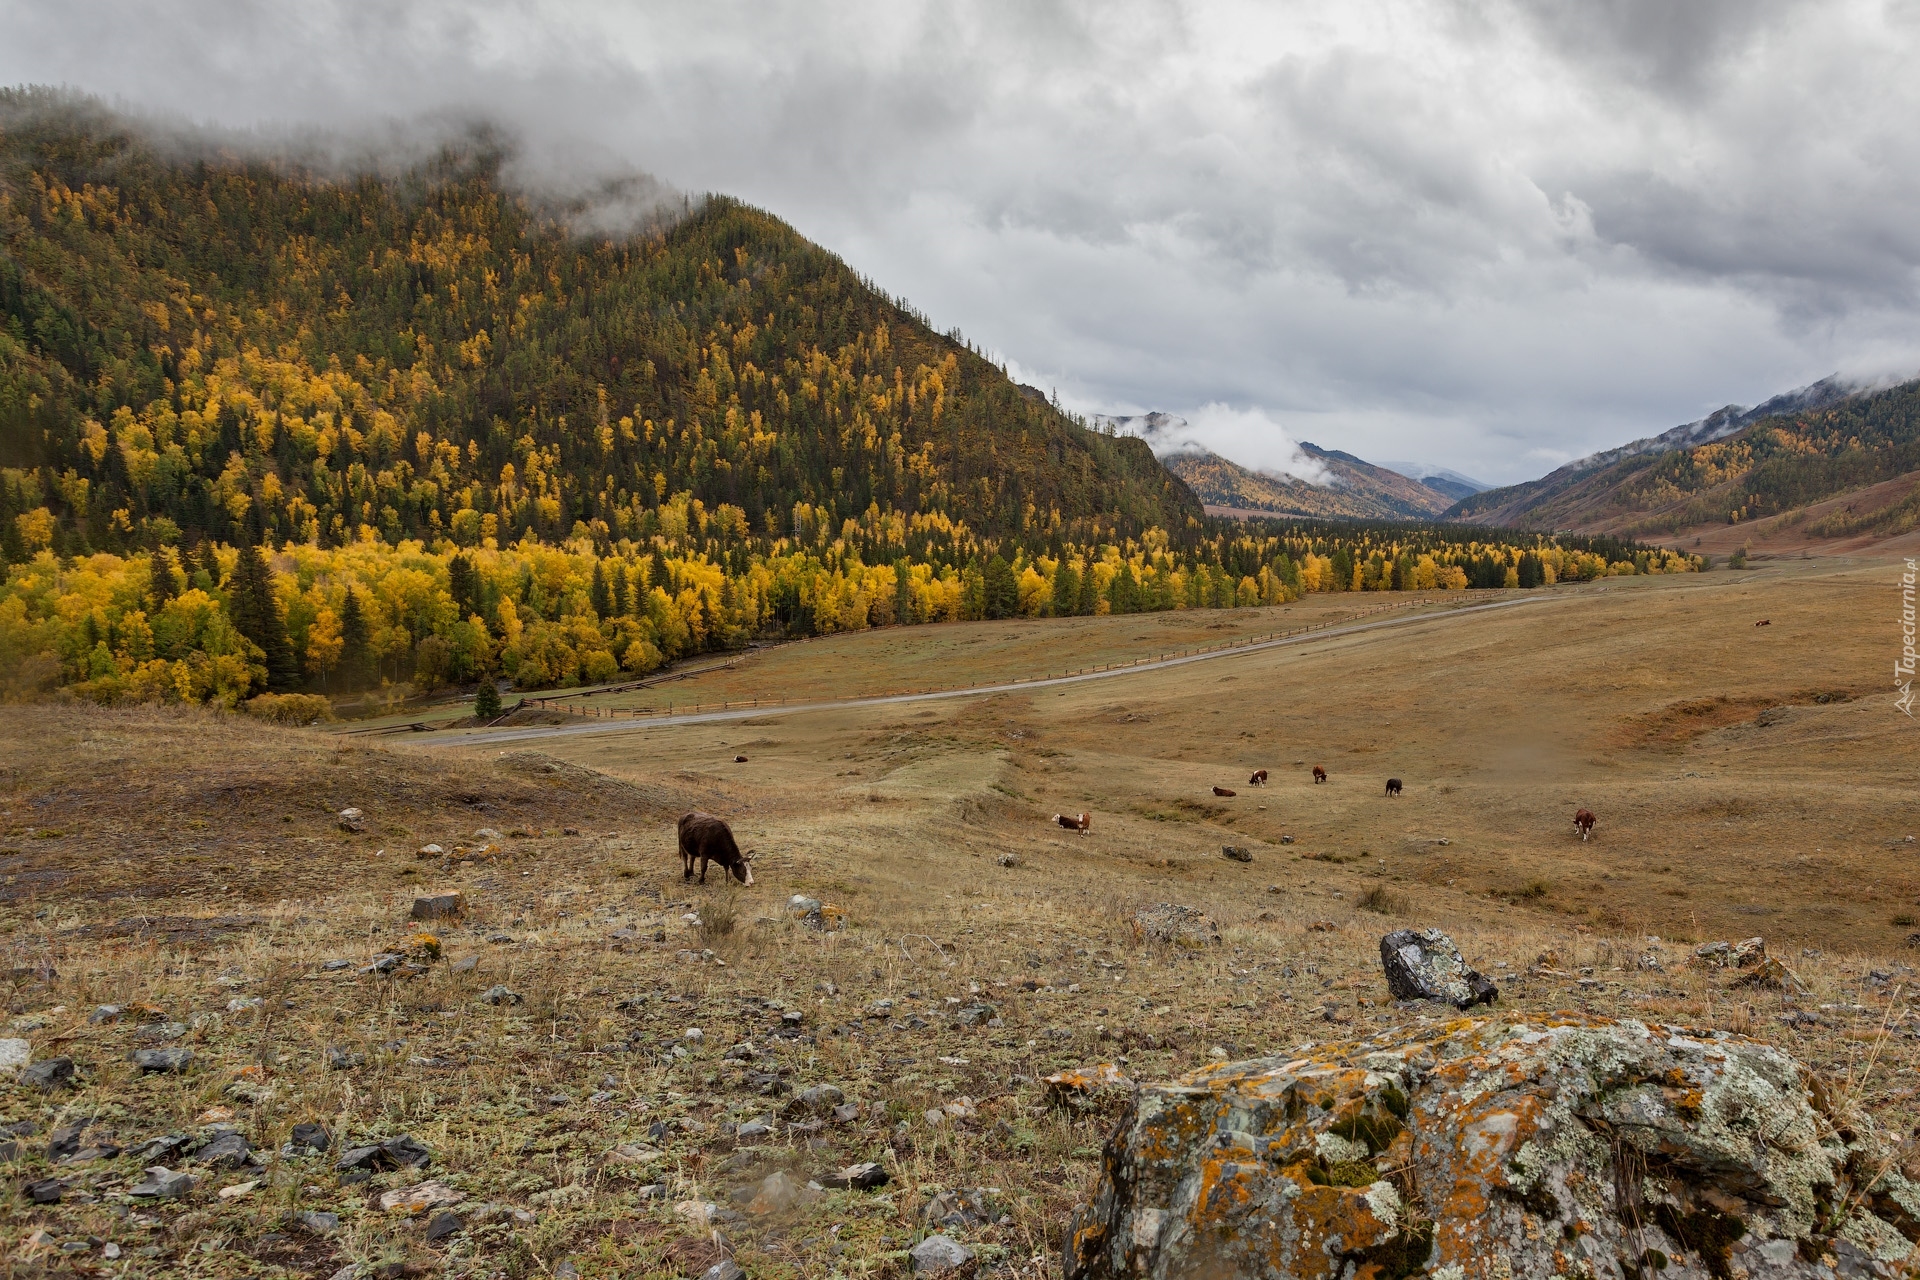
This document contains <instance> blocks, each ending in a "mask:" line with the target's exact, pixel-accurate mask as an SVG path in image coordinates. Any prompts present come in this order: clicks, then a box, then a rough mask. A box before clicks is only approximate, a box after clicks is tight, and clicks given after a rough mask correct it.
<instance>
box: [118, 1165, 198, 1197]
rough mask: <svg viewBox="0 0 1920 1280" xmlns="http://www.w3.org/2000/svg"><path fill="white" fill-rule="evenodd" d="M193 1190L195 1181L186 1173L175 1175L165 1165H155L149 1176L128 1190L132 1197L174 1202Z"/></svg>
mask: <svg viewBox="0 0 1920 1280" xmlns="http://www.w3.org/2000/svg"><path fill="white" fill-rule="evenodd" d="M191 1190H193V1179H192V1177H190V1176H189V1175H187V1174H184V1173H175V1172H174V1171H173V1170H171V1169H169V1168H166V1167H165V1166H164V1165H155V1166H153V1167H152V1168H150V1169H148V1170H147V1176H146V1177H144V1178H142V1179H141V1180H140V1181H139V1182H137V1183H135V1184H134V1185H133V1186H131V1187H128V1188H127V1194H128V1195H130V1196H140V1197H142V1198H145V1199H153V1200H172V1199H175V1198H177V1197H180V1196H183V1195H185V1194H187V1192H189V1191H191Z"/></svg>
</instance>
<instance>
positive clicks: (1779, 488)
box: [1447, 382, 1920, 538]
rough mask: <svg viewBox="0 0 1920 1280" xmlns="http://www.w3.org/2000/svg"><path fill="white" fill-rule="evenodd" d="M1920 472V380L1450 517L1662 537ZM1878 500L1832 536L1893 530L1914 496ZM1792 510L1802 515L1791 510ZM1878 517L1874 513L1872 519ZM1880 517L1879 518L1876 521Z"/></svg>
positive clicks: (1907, 514)
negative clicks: (1888, 500) (1869, 509)
mask: <svg viewBox="0 0 1920 1280" xmlns="http://www.w3.org/2000/svg"><path fill="white" fill-rule="evenodd" d="M1917 471H1920V382H1909V383H1904V384H1902V385H1899V386H1895V387H1890V388H1886V389H1883V390H1878V391H1871V392H1865V393H1862V394H1857V395H1853V396H1850V397H1848V398H1846V399H1842V400H1840V401H1838V402H1837V403H1832V404H1827V405H1824V406H1822V407H1819V408H1814V409H1808V410H1804V411H1799V412H1789V413H1782V414H1775V415H1771V416H1768V417H1764V418H1761V419H1759V420H1757V421H1754V422H1752V423H1750V425H1747V426H1745V427H1743V428H1741V429H1740V430H1739V431H1737V432H1735V433H1734V434H1732V435H1729V436H1727V437H1726V438H1724V439H1720V440H1715V441H1713V442H1712V443H1710V444H1701V445H1696V446H1693V447H1691V448H1679V449H1672V450H1668V451H1665V452H1658V453H1648V454H1641V455H1636V456H1630V457H1627V458H1624V459H1623V460H1621V461H1618V462H1614V463H1612V464H1610V465H1606V466H1601V467H1599V468H1597V469H1594V470H1592V471H1589V472H1586V473H1584V474H1580V475H1577V476H1572V477H1568V478H1567V480H1566V482H1565V483H1563V484H1559V485H1555V486H1543V482H1540V481H1535V482H1533V484H1532V485H1527V486H1514V487H1510V488H1507V489H1490V490H1488V491H1487V492H1485V493H1480V494H1475V495H1474V496H1473V497H1471V498H1468V499H1466V500H1465V501H1462V502H1459V503H1456V504H1455V505H1454V506H1453V507H1451V508H1449V510H1448V511H1447V516H1448V518H1451V519H1459V520H1472V521H1478V522H1483V523H1492V524H1501V525H1507V526H1510V527H1517V528H1528V529H1574V530H1581V531H1584V532H1592V533H1609V534H1618V535H1622V536H1626V537H1636V538H1637V537H1668V536H1672V535H1673V534H1676V533H1678V532H1680V531H1681V530H1686V529H1695V528H1698V527H1700V526H1702V525H1712V524H1739V523H1743V522H1746V521H1751V520H1756V519H1760V518H1763V517H1768V516H1779V515H1782V514H1785V513H1789V512H1793V511H1795V510H1797V509H1799V508H1802V507H1807V506H1810V505H1812V504H1814V503H1819V502H1825V501H1828V500H1831V499H1835V498H1839V497H1843V496H1845V495H1847V494H1849V493H1852V492H1854V491H1856V490H1863V489H1866V488H1868V487H1869V486H1874V485H1879V484H1882V483H1883V482H1886V481H1889V480H1894V479H1897V478H1899V477H1902V476H1906V475H1908V474H1909V473H1913V472H1917ZM1884 497H1885V495H1881V496H1880V497H1877V498H1876V501H1875V503H1874V512H1873V513H1871V514H1868V515H1863V516H1862V517H1861V520H1863V521H1864V523H1861V521H1854V522H1853V524H1857V525H1858V526H1859V527H1857V528H1856V527H1853V525H1852V524H1850V525H1849V526H1848V528H1846V529H1845V530H1844V531H1843V530H1840V529H1838V528H1837V527H1836V529H1835V530H1834V531H1832V533H1833V536H1843V535H1851V534H1857V533H1860V532H1863V531H1865V532H1878V533H1881V534H1888V535H1891V534H1897V533H1901V532H1905V531H1906V530H1908V529H1911V528H1913V527H1914V515H1915V510H1914V509H1915V507H1916V503H1915V502H1914V501H1911V500H1906V501H1895V502H1892V503H1888V502H1886V501H1885V500H1884ZM1796 518H1797V517H1796ZM1876 522H1877V523H1876ZM1882 526H1883V527H1882Z"/></svg>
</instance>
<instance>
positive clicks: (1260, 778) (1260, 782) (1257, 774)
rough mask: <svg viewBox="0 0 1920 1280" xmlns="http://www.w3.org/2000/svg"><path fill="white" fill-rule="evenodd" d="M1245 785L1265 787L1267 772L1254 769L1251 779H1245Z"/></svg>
mask: <svg viewBox="0 0 1920 1280" xmlns="http://www.w3.org/2000/svg"><path fill="white" fill-rule="evenodd" d="M1247 785H1248V786H1250V787H1264V786H1266V785H1267V771H1266V770H1265V769H1255V770H1254V771H1253V776H1252V777H1251V778H1248V779H1247Z"/></svg>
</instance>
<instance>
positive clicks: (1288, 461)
mask: <svg viewBox="0 0 1920 1280" xmlns="http://www.w3.org/2000/svg"><path fill="white" fill-rule="evenodd" d="M1091 420H1092V422H1093V423H1094V425H1096V426H1100V427H1110V428H1111V429H1113V430H1115V431H1117V432H1120V433H1121V434H1123V435H1130V436H1139V437H1140V438H1141V439H1142V440H1145V441H1146V442H1147V444H1148V446H1149V447H1150V448H1151V449H1152V450H1153V452H1154V456H1155V457H1160V458H1170V457H1173V456H1174V455H1176V454H1182V453H1213V454H1218V455H1219V456H1220V457H1223V458H1227V459H1230V460H1231V461H1234V462H1237V463H1239V464H1240V465H1241V466H1243V467H1246V468H1248V469H1249V470H1252V471H1258V472H1260V473H1261V474H1262V475H1269V476H1273V477H1275V478H1276V479H1283V480H1304V481H1305V482H1306V483H1308V484H1315V485H1322V486H1325V485H1330V484H1333V483H1335V478H1334V475H1333V473H1332V472H1331V471H1329V470H1328V469H1327V467H1326V464H1325V463H1323V462H1321V461H1320V460H1319V459H1318V458H1315V457H1313V456H1312V455H1311V454H1309V453H1307V452H1306V451H1305V450H1303V449H1301V447H1300V446H1299V445H1298V444H1297V443H1296V442H1295V441H1294V439H1293V438H1292V437H1291V436H1290V435H1288V434H1287V430H1286V428H1284V427H1282V426H1281V425H1280V424H1279V423H1277V422H1275V421H1274V420H1273V419H1272V418H1271V417H1269V416H1268V415H1267V414H1266V413H1264V412H1262V411H1261V410H1259V409H1240V408H1235V407H1234V406H1232V405H1226V404H1220V403H1218V402H1215V403H1213V404H1206V405H1202V406H1200V407H1199V408H1198V409H1193V410H1189V411H1188V412H1187V413H1185V414H1174V413H1164V412H1159V411H1155V412H1151V413H1144V414H1119V415H1113V414H1095V415H1093V416H1092V419H1091Z"/></svg>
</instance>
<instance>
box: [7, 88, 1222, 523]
mask: <svg viewBox="0 0 1920 1280" xmlns="http://www.w3.org/2000/svg"><path fill="white" fill-rule="evenodd" d="M502 159H503V157H502V155H501V154H500V153H499V152H498V151H497V150H490V149H488V148H487V146H486V145H485V143H484V139H482V140H480V141H478V142H474V143H470V144H469V145H466V146H463V147H460V148H449V149H448V150H445V151H443V152H442V153H441V154H440V155H439V156H438V157H437V158H435V159H433V160H431V161H429V162H427V163H425V164H423V165H421V166H420V167H418V168H416V169H415V170H413V171H412V172H410V173H407V174H406V175H404V176H402V177H398V178H392V179H382V178H378V177H373V176H361V177H357V178H348V179H344V180H342V179H338V178H331V177H323V176H315V175H313V174H310V173H307V172H304V171H302V170H300V169H298V168H293V167H289V166H286V165H274V164H268V163H265V162H262V161H257V160H245V159H241V158H237V157H232V156H218V155H210V154H202V155H200V156H197V157H194V158H190V159H179V158H177V157H176V156H174V155H172V154H171V153H167V152H163V151H162V150H161V149H160V148H158V147H156V146H155V145H153V144H151V143H149V142H147V141H146V140H144V139H143V137H142V136H141V135H140V133H138V132H137V131H136V130H135V129H133V128H132V127H130V126H129V125H128V124H127V123H126V122H124V121H122V120H120V119H118V118H116V117H114V116H113V115H111V114H110V113H108V112H106V111H104V110H103V109H101V108H99V107H98V106H97V105H94V104H90V103H87V102H84V101H76V100H73V99H70V98H63V97H61V96H59V95H55V94H51V93H48V92H45V91H37V90H27V91H13V92H8V93H5V94H4V95H0V465H4V466H6V467H8V468H11V469H12V470H11V471H9V473H8V476H7V483H6V484H5V485H4V486H0V489H4V496H0V503H4V504H5V506H6V509H5V510H4V511H0V516H4V517H5V523H6V524H7V525H8V526H9V527H11V526H12V525H13V523H14V521H13V517H14V516H15V515H16V514H18V513H20V512H23V511H30V510H35V509H39V508H42V507H44V508H45V509H46V510H47V512H48V513H49V515H50V516H51V518H52V520H53V527H52V528H50V529H48V530H47V531H46V534H47V539H48V542H49V543H52V544H54V545H56V546H57V548H58V549H61V550H80V549H118V548H121V547H124V546H134V545H142V544H147V543H150V542H151V541H154V540H156V538H158V539H160V540H171V539H172V538H174V537H177V536H180V535H181V534H185V535H188V536H189V537H192V536H196V535H197V536H204V537H207V538H211V539H214V540H217V541H232V542H243V541H254V540H258V539H262V538H264V539H268V540H286V539H291V540H294V541H302V542H305V541H317V542H318V543H319V544H320V545H322V546H325V545H331V544H338V543H341V542H346V541H352V540H355V539H357V538H358V537H360V536H361V534H362V531H363V530H372V531H373V533H374V535H375V536H377V537H379V538H380V539H382V540H384V541H386V542H388V543H389V544H393V543H397V542H399V541H400V540H401V539H404V538H409V537H413V538H421V539H425V540H428V541H431V540H432V539H434V538H437V537H441V536H446V537H450V538H451V539H452V540H453V541H455V542H457V543H461V544H467V545H473V544H477V543H479V542H480V541H481V539H482V538H484V537H487V536H492V537H495V538H497V539H498V540H499V541H500V542H501V543H502V544H503V545H504V544H505V543H507V542H509V541H514V540H517V539H519V538H520V537H522V536H525V535H528V534H534V535H538V536H540V537H543V538H547V539H564V538H566V537H568V536H570V535H572V534H573V533H575V531H576V529H577V528H578V529H583V530H584V531H585V532H587V533H588V534H590V535H591V536H593V537H594V538H595V539H596V540H597V541H599V542H601V543H602V544H605V543H606V542H608V541H609V540H611V539H618V538H620V537H622V536H635V535H639V534H642V533H647V532H652V531H653V529H652V526H653V525H655V524H657V512H658V511H659V509H660V508H661V506H662V504H663V503H665V502H666V500H667V499H668V497H669V496H670V495H672V494H674V493H679V492H687V493H690V494H691V495H692V496H693V497H695V498H698V499H700V500H701V501H702V502H703V503H704V504H705V505H706V506H707V507H708V508H710V509H717V508H718V507H720V506H721V505H722V504H726V505H728V506H730V507H732V508H735V509H737V510H738V511H740V512H741V513H743V516H744V522H745V524H746V525H747V526H748V527H750V528H751V530H752V531H753V532H754V533H756V534H764V533H773V534H779V533H785V532H790V531H791V529H792V527H793V524H794V521H795V519H796V504H799V505H800V506H801V508H802V509H801V511H800V517H799V518H801V519H802V520H804V521H808V522H821V523H824V524H825V525H826V526H827V527H829V528H832V529H835V530H837V529H838V528H839V526H840V523H841V522H842V521H843V520H845V519H847V518H849V517H859V516H861V515H862V514H863V513H865V512H867V511H868V509H869V507H870V506H875V507H877V508H878V509H879V511H880V512H882V513H888V512H900V513H906V514H917V513H924V512H939V513H943V514H945V515H947V516H948V517H950V518H951V519H953V520H957V521H965V522H966V523H967V524H968V525H969V526H970V527H971V528H972V529H974V530H975V531H977V532H980V533H982V534H986V535H989V536H996V537H1014V538H1020V537H1031V536H1035V535H1042V536H1044V535H1045V534H1047V533H1049V532H1052V533H1055V534H1056V535H1057V534H1059V533H1061V532H1072V531H1078V530H1091V529H1105V530H1108V531H1115V530H1117V531H1119V532H1122V533H1126V532H1135V531H1138V530H1140V529H1144V528H1146V527H1149V526H1152V525H1156V524H1157V525H1163V526H1176V525H1179V524H1181V523H1183V522H1184V520H1185V519H1186V517H1187V516H1189V515H1197V514H1198V513H1199V512H1198V506H1197V504H1195V503H1194V502H1193V500H1192V498H1191V497H1190V495H1188V494H1187V493H1186V492H1185V490H1184V489H1183V487H1182V486H1181V485H1180V484H1179V482H1177V481H1175V480H1173V479H1172V478H1171V477H1170V476H1169V475H1168V474H1167V473H1166V472H1165V471H1164V470H1163V469H1162V468H1161V467H1160V466H1159V465H1158V464H1157V463H1155V462H1154V460H1153V459H1152V457H1151V456H1150V454H1149V452H1148V450H1147V449H1146V447H1145V446H1144V445H1141V444H1139V443H1138V442H1135V441H1130V440H1116V439H1109V438H1107V437H1104V436H1101V435H1099V434H1097V433H1094V432H1089V431H1086V430H1083V429H1081V428H1080V427H1078V426H1076V425H1074V424H1073V423H1071V422H1069V421H1068V420H1066V419H1065V418H1064V417H1063V416H1062V415H1060V414H1059V413H1058V412H1056V411H1055V410H1053V409H1052V408H1051V407H1049V406H1047V405H1044V404H1034V403H1032V402H1030V401H1028V400H1027V399H1025V398H1024V397H1022V396H1021V395H1019V393H1018V392H1017V391H1016V390H1015V389H1014V387H1013V385H1012V384H1011V383H1010V382H1009V381H1008V380H1007V378H1006V377H1005V375H1004V374H1003V373H1002V371H1001V370H1000V369H999V368H998V367H996V366H995V365H993V364H992V363H990V362H988V361H986V360H984V359H982V358H980V357H979V356H978V355H976V354H974V353H973V352H972V351H971V350H969V349H968V348H967V347H966V346H965V345H964V344H963V343H961V342H960V341H958V340H955V339H952V338H947V337H943V336H940V335H938V334H936V333H934V332H932V331H931V330H930V329H929V328H928V326H927V325H926V324H924V323H923V322H922V321H921V320H920V319H919V318H917V317H915V316H914V315H912V314H911V313H910V312H908V311H907V310H905V309H903V308H902V307H901V306H900V305H898V304H896V303H895V302H894V301H893V300H891V299H889V298H888V297H886V296H885V295H884V294H882V293H881V292H879V291H877V290H876V289H874V288H872V287H871V286H869V285H867V284H866V283H864V282H863V281H861V280H860V279H859V278H858V277H857V276H856V275H855V274H854V273H853V272H852V271H851V270H849V269H848V267H847V266H846V265H845V264H844V263H843V262H841V261H840V260H839V259H838V258H836V257H834V256H833V255H832V254H830V253H828V252H827V251H825V250H823V249H821V248H819V247H818V246H815V245H813V244H810V243H808V242H807V241H806V240H804V239H803V238H802V237H800V236H799V235H798V234H796V233H795V232H794V231H793V230H792V229H791V228H790V227H788V226H786V225H785V224H784V223H782V222H780V221H779V220H778V219H776V218H774V217H772V216H770V215H768V214H765V213H762V212H760V211H758V210H755V209H751V208H748V207H746V206H744V205H741V204H739V203H737V202H735V201H732V200H729V199H725V198H713V199H710V200H708V201H706V202H704V203H703V204H702V205H701V206H700V207H698V208H696V209H693V210H691V211H690V212H689V213H688V214H687V216H685V217H684V218H683V219H681V220H680V221H678V222H677V224H675V225H673V226H671V227H670V228H669V229H667V230H666V231H665V232H664V233H663V234H656V235H652V236H640V237H634V238H630V239H624V240H620V239H608V238H579V237H575V236H573V235H571V234H569V233H568V231H567V229H566V227H565V226H564V225H563V223H562V222H561V221H559V220H558V219H555V218H553V217H551V216H547V215H546V214H544V213H543V212H541V211H540V210H539V209H537V208H536V207H534V206H532V205H531V204H530V203H529V202H528V201H527V200H525V199H523V198H520V197H518V196H516V195H515V194H513V193H511V192H509V191H508V190H506V189H504V188H503V186H502V183H501V181H500V175H499V170H500V165H501V161H502ZM9 550H10V551H12V552H14V553H15V558H16V559H17V558H18V552H19V551H20V550H21V548H18V547H12V548H9Z"/></svg>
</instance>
